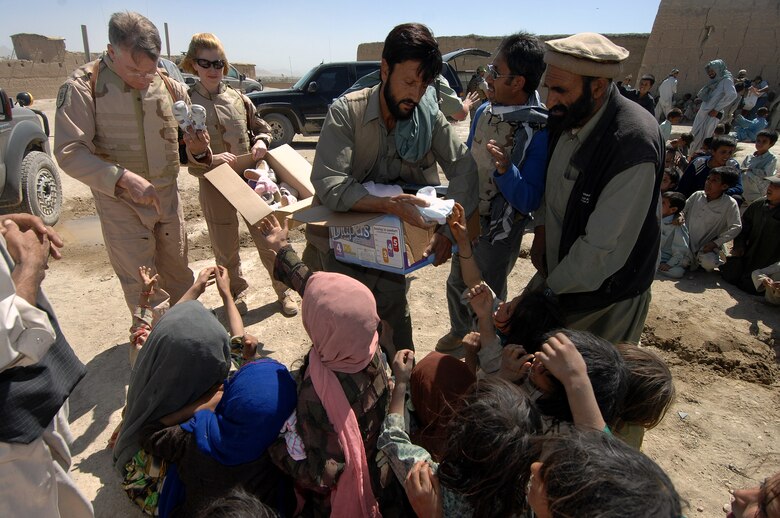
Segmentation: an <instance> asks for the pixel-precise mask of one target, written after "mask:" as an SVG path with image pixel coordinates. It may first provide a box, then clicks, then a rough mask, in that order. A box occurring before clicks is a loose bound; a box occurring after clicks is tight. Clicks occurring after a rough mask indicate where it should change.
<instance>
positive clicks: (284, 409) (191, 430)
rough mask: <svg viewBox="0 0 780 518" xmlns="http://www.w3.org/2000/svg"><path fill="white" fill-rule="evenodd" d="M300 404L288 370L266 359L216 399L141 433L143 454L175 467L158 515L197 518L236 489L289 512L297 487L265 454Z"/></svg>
mask: <svg viewBox="0 0 780 518" xmlns="http://www.w3.org/2000/svg"><path fill="white" fill-rule="evenodd" d="M296 403H297V389H296V385H295V381H294V380H293V378H292V376H290V373H289V372H288V371H287V368H286V367H285V366H284V365H282V364H280V363H278V362H276V361H275V360H271V359H262V360H257V361H254V362H251V363H248V364H246V365H244V366H243V367H242V368H241V369H239V370H238V372H236V374H235V375H233V377H231V378H229V379H227V380H225V382H224V385H223V386H222V388H221V390H219V391H217V392H216V393H215V394H213V395H207V396H204V398H202V399H201V400H200V401H197V402H195V403H194V404H192V405H190V406H188V407H185V408H184V409H182V410H181V411H179V412H175V413H174V414H171V415H169V416H166V417H164V418H163V419H161V420H160V421H158V422H155V423H152V424H150V425H147V426H146V427H145V428H144V429H142V430H141V445H142V446H143V448H144V450H146V451H147V452H149V453H151V454H153V455H156V456H159V457H161V458H163V459H165V460H167V461H168V462H170V463H171V464H170V465H169V467H168V471H167V475H166V478H165V483H164V485H163V489H162V491H161V494H160V503H159V507H158V511H159V513H160V516H161V517H165V516H172V517H177V516H194V515H196V514H197V513H198V512H199V511H202V510H203V509H204V508H205V507H207V506H208V505H209V503H210V502H211V501H212V500H214V499H216V498H221V497H224V496H226V495H227V494H229V493H230V491H231V490H233V489H235V488H237V487H243V488H244V489H245V490H246V491H247V492H249V493H251V494H253V495H254V496H256V497H258V498H259V499H260V500H261V501H262V502H263V503H265V504H266V505H268V506H270V507H272V508H274V509H276V510H277V512H279V513H280V514H282V515H286V514H288V513H289V512H290V511H291V510H292V509H293V508H294V505H295V500H294V496H293V493H292V482H291V480H290V479H289V478H287V477H285V476H284V475H283V474H282V473H281V472H280V471H279V470H278V468H276V467H275V466H274V464H273V463H272V462H271V461H270V459H269V457H268V455H266V453H265V452H266V449H267V448H268V445H270V444H271V443H272V442H273V441H274V440H275V439H276V438H277V436H278V434H279V430H280V429H281V428H282V425H283V424H284V422H285V421H286V420H287V418H288V417H289V416H290V414H291V413H292V411H293V410H294V409H295V406H296ZM179 423H182V424H179Z"/></svg>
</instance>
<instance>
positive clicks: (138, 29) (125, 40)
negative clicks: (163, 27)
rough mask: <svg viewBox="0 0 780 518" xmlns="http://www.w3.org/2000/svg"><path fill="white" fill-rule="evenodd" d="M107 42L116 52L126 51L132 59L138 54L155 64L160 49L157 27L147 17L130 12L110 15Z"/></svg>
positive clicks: (160, 43)
mask: <svg viewBox="0 0 780 518" xmlns="http://www.w3.org/2000/svg"><path fill="white" fill-rule="evenodd" d="M108 41H109V43H111V46H112V47H114V48H115V50H117V51H120V50H123V49H127V50H129V51H130V54H131V55H132V56H133V58H135V56H136V54H139V53H140V54H143V55H145V56H147V57H148V58H149V59H151V60H152V61H155V62H156V61H157V59H158V58H159V57H160V50H161V48H162V42H161V41H160V32H159V31H158V30H157V27H155V26H154V24H153V23H152V22H151V21H150V20H149V19H148V18H147V17H145V16H143V15H141V14H138V13H134V12H131V11H124V12H120V13H114V14H112V15H111V18H110V19H109V20H108Z"/></svg>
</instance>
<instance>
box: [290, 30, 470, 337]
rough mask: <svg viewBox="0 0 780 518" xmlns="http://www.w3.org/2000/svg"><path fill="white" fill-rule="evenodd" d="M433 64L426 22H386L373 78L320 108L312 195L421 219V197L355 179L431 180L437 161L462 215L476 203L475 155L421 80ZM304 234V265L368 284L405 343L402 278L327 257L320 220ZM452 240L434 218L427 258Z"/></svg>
mask: <svg viewBox="0 0 780 518" xmlns="http://www.w3.org/2000/svg"><path fill="white" fill-rule="evenodd" d="M441 67H442V61H441V52H440V51H439V46H438V43H437V42H436V40H435V39H434V38H433V35H432V34H431V31H430V30H429V29H428V28H427V27H426V26H424V25H421V24H417V23H407V24H402V25H399V26H397V27H395V28H394V29H393V30H392V31H390V34H388V36H387V38H386V39H385V45H384V48H383V50H382V63H381V68H380V75H381V83H380V84H378V85H376V86H373V87H371V88H365V89H363V90H358V91H356V92H352V93H350V94H347V95H345V96H343V97H341V98H339V99H337V100H336V101H335V102H334V103H333V104H332V105H331V107H330V109H329V110H328V115H327V117H326V118H325V123H324V125H323V127H322V132H321V134H320V139H319V142H318V143H317V151H316V153H315V156H314V165H313V167H312V172H311V180H312V184H313V185H314V189H315V195H316V201H317V202H319V203H321V204H323V205H326V206H327V207H328V208H330V209H331V210H334V211H339V212H345V211H356V212H373V213H384V214H392V215H395V216H398V217H399V218H401V220H403V221H405V222H407V223H409V224H411V225H415V226H417V227H421V228H428V227H429V226H430V225H429V224H428V223H426V222H425V220H423V218H422V216H421V215H420V212H419V211H418V209H417V205H420V204H424V203H425V202H423V201H422V200H421V199H419V198H417V197H415V196H413V195H399V196H392V197H386V196H381V195H372V194H369V192H368V190H367V189H366V187H364V186H363V183H365V182H369V181H373V182H374V183H377V184H393V185H404V184H416V185H438V183H439V176H438V170H437V163H438V165H439V166H441V168H442V170H443V171H444V174H445V176H446V177H447V179H448V180H449V188H448V192H447V196H448V197H449V198H452V199H454V200H455V201H457V202H458V203H460V204H461V205H463V207H464V209H465V211H466V214H470V213H472V212H473V211H474V210H475V209H476V206H477V194H478V189H477V167H476V164H475V163H474V159H473V158H472V157H471V153H469V150H468V149H467V148H466V146H465V144H463V142H461V140H460V139H459V138H458V137H457V135H456V134H455V131H454V129H453V128H452V127H451V126H450V125H449V123H448V122H447V120H446V118H445V117H444V115H442V114H441V113H440V111H439V107H438V103H437V98H436V92H435V90H434V89H432V88H429V85H431V83H432V82H433V80H434V79H435V78H436V77H437V76H438V75H439V73H440V71H441ZM323 230H324V232H323ZM306 239H307V241H308V245H307V247H306V250H305V251H304V255H303V259H304V261H305V262H306V263H307V264H308V265H309V267H310V268H313V269H315V270H316V269H322V270H325V271H329V272H337V273H342V274H344V275H349V276H350V277H353V278H355V279H357V280H359V281H360V282H362V283H363V284H365V285H366V286H368V288H369V289H371V290H372V291H373V293H374V297H375V298H376V303H377V311H378V313H379V316H380V318H382V319H383V320H385V321H386V322H387V323H388V324H389V325H390V326H391V327H392V330H393V336H394V343H395V344H396V345H397V346H398V347H399V348H409V349H413V348H414V343H413V340H412V323H411V318H410V316H409V305H408V302H407V300H406V292H407V283H408V280H407V279H406V277H405V276H404V275H401V274H396V273H389V272H384V271H381V270H377V269H372V268H365V267H361V266H358V265H353V264H347V263H343V262H340V261H338V260H336V257H335V255H334V253H333V250H330V248H329V246H328V235H327V229H324V228H323V227H319V228H315V227H313V226H311V225H309V227H308V228H307V230H306ZM452 243H453V238H452V235H451V234H450V231H449V228H447V226H446V225H443V226H441V227H440V228H438V229H437V230H436V233H435V234H434V236H433V238H432V239H431V241H430V243H429V245H428V249H427V251H426V255H428V254H435V260H434V265H436V266H438V265H440V264H443V263H445V262H446V261H447V260H448V259H449V258H450V255H451V248H452Z"/></svg>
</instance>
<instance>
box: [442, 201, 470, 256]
mask: <svg viewBox="0 0 780 518" xmlns="http://www.w3.org/2000/svg"><path fill="white" fill-rule="evenodd" d="M447 224H448V225H449V226H450V231H452V237H454V238H455V243H457V244H458V246H459V247H461V248H462V246H461V245H466V244H468V242H469V236H468V232H467V231H466V211H464V210H463V206H462V205H461V204H460V203H457V202H455V206H454V207H452V212H451V213H450V215H449V216H447Z"/></svg>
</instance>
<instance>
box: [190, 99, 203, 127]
mask: <svg viewBox="0 0 780 518" xmlns="http://www.w3.org/2000/svg"><path fill="white" fill-rule="evenodd" d="M190 113H191V114H192V125H193V126H194V127H195V131H206V108H204V107H203V106H201V105H200V104H193V105H192V106H191V107H190Z"/></svg>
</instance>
